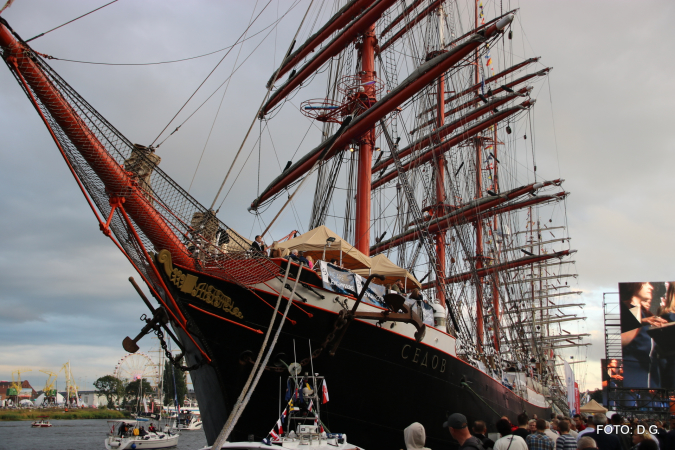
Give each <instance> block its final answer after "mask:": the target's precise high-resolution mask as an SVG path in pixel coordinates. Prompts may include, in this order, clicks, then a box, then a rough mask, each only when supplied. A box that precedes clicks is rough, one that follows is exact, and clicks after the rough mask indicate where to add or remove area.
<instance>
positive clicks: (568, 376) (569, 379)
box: [563, 361, 578, 417]
mask: <svg viewBox="0 0 675 450" xmlns="http://www.w3.org/2000/svg"><path fill="white" fill-rule="evenodd" d="M563 364H564V366H565V385H566V386H567V406H568V407H569V409H570V417H572V416H574V415H575V414H576V413H577V412H578V411H577V410H576V408H575V404H576V395H575V391H574V371H573V370H572V368H571V367H570V365H569V364H568V363H567V361H563Z"/></svg>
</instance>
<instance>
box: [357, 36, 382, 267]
mask: <svg viewBox="0 0 675 450" xmlns="http://www.w3.org/2000/svg"><path fill="white" fill-rule="evenodd" d="M376 45H377V39H376V38H375V24H372V25H371V26H370V27H368V30H367V31H366V32H365V33H364V34H363V42H362V44H361V74H360V75H361V86H362V87H363V88H364V90H365V93H366V95H367V96H368V106H369V107H370V105H372V104H374V103H375V102H376V100H377V99H376V98H375V83H374V82H373V81H374V80H375V46H376ZM360 142H361V145H360V146H359V156H358V169H357V181H356V221H355V222H356V223H355V226H354V246H355V247H356V249H357V250H359V251H360V252H361V253H363V254H365V255H368V254H370V194H371V178H372V165H373V148H374V146H375V128H374V127H373V128H370V129H369V130H367V131H366V132H365V133H364V134H363V135H362V136H361V138H360Z"/></svg>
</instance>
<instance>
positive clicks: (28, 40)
mask: <svg viewBox="0 0 675 450" xmlns="http://www.w3.org/2000/svg"><path fill="white" fill-rule="evenodd" d="M117 1H118V0H112V1H111V2H109V3H106V4H105V5H103V6H99V7H98V8H96V9H93V10H91V11H89V12H88V13H86V14H82V15H81V16H78V17H76V18H74V19H73V20H69V21H68V22H66V23H63V24H61V25H59V26H58V27H54V28H52V29H51V30H47V31H45V32H44V33H40V34H38V35H37V36H33V37H32V38H30V39H27V40H25V41H24V42H30V41H32V40H34V39H37V38H40V37H42V36H44V35H45V34H47V33H51V32H52V31H55V30H58V29H59V28H61V27H65V26H66V25H68V24H70V23H73V22H75V21H76V20H78V19H81V18H83V17H85V16H88V15H89V14H92V13H95V12H96V11H98V10H99V9H103V8H105V7H106V6H108V5H112V4H113V3H115V2H117ZM10 3H11V2H7V5H6V6H5V7H7V6H9V4H10ZM3 9H4V8H3ZM0 12H1V11H0Z"/></svg>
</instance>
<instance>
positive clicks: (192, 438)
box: [0, 419, 206, 450]
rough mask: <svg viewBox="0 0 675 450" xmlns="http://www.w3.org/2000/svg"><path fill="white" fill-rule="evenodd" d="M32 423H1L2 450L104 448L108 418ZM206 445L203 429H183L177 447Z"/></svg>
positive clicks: (188, 449) (192, 448)
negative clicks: (48, 425)
mask: <svg viewBox="0 0 675 450" xmlns="http://www.w3.org/2000/svg"><path fill="white" fill-rule="evenodd" d="M31 423H32V422H31V421H21V422H0V450H105V445H104V444H103V441H105V438H106V433H107V432H108V422H107V421H106V420H105V419H97V420H91V419H90V420H52V421H51V423H52V425H54V426H53V427H51V428H31V426H30V425H31ZM205 445H206V437H205V436H204V432H203V431H184V432H182V433H181V435H180V438H179V439H178V447H174V449H176V450H198V449H200V448H202V447H204V446H205Z"/></svg>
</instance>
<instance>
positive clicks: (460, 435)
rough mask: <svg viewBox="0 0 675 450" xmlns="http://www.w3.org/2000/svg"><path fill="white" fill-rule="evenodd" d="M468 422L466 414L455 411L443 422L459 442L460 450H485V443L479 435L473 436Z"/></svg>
mask: <svg viewBox="0 0 675 450" xmlns="http://www.w3.org/2000/svg"><path fill="white" fill-rule="evenodd" d="M466 423H467V422H466V416H465V415H464V414H460V413H454V414H452V415H451V416H450V417H448V420H446V421H445V422H444V423H443V428H447V429H448V430H449V431H450V434H451V435H452V437H453V438H455V440H456V441H457V442H459V450H464V449H467V450H485V448H484V447H483V443H482V442H481V441H480V440H479V439H478V438H477V437H475V436H471V433H470V432H469V428H468V427H467V426H466Z"/></svg>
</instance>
